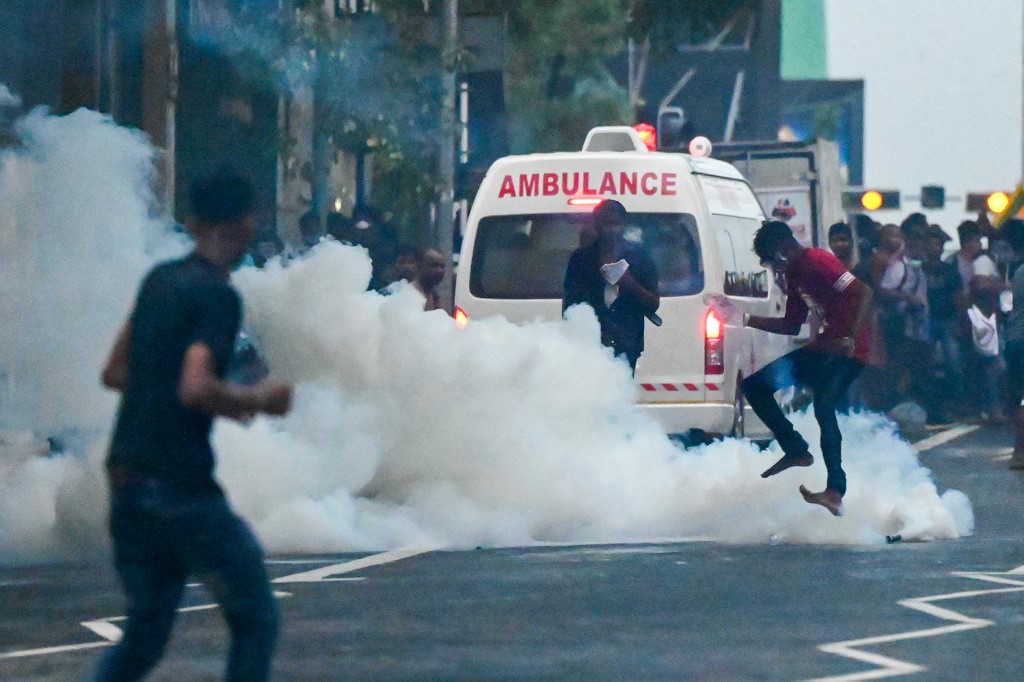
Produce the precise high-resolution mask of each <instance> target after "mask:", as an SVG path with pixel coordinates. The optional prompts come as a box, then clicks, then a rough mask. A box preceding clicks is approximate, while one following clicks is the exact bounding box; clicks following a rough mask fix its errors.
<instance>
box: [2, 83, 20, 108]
mask: <svg viewBox="0 0 1024 682" xmlns="http://www.w3.org/2000/svg"><path fill="white" fill-rule="evenodd" d="M20 106H21V98H20V97H18V96H17V95H15V94H14V93H13V92H11V90H10V88H8V87H7V86H6V85H3V84H2V83H0V109H8V108H10V109H16V108H18V107H20Z"/></svg>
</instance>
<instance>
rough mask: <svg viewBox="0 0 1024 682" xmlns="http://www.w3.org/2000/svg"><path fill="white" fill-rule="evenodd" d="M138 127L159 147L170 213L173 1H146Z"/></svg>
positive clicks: (160, 193)
mask: <svg viewBox="0 0 1024 682" xmlns="http://www.w3.org/2000/svg"><path fill="white" fill-rule="evenodd" d="M142 63H143V67H142V68H143V79H142V129H143V130H144V131H145V132H146V133H147V134H148V135H149V139H150V140H152V141H153V144H154V145H156V146H157V147H160V149H161V153H160V159H159V162H158V163H159V169H160V186H159V188H158V189H157V191H156V194H157V197H158V198H159V199H160V202H161V204H162V205H163V209H164V210H165V211H166V212H167V214H168V215H171V216H173V215H174V155H175V149H174V139H175V115H176V106H177V99H178V33H177V3H176V2H175V0H146V5H145V42H144V49H143V56H142Z"/></svg>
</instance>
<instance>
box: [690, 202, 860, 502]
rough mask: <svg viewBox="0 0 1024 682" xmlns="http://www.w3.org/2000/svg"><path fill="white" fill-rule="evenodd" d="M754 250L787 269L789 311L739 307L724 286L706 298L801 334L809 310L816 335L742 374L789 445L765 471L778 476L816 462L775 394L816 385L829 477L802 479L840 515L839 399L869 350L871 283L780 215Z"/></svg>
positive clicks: (736, 320)
mask: <svg viewBox="0 0 1024 682" xmlns="http://www.w3.org/2000/svg"><path fill="white" fill-rule="evenodd" d="M754 252H755V253H756V254H757V256H758V257H759V258H760V259H761V262H762V263H763V264H764V265H766V266H768V267H771V268H772V269H773V270H774V271H775V272H785V273H786V287H787V298H786V314H785V316H783V317H759V316H755V315H748V314H746V313H741V312H740V311H739V310H737V309H736V307H735V306H734V305H733V304H732V303H731V302H730V301H729V299H727V298H726V297H725V296H722V295H721V294H708V295H706V296H705V301H706V302H707V303H708V304H709V305H710V306H711V307H713V308H715V309H716V311H718V312H719V314H720V315H721V316H722V317H723V318H724V319H725V320H726V321H727V323H729V324H742V325H746V326H749V327H753V328H754V329H761V330H763V331H766V332H771V333H773V334H789V335H796V334H798V333H799V332H800V326H801V325H802V324H803V323H804V322H805V321H807V319H808V315H810V322H811V335H812V339H811V342H810V343H809V344H807V345H806V346H804V347H802V348H799V349H797V350H795V351H793V352H791V353H788V354H786V355H783V356H782V357H781V358H778V359H777V360H775V361H773V362H771V363H769V364H767V365H765V366H764V367H762V368H761V369H760V370H758V371H757V372H755V373H754V374H752V375H750V376H749V377H747V378H746V379H744V380H743V395H744V397H746V399H747V402H749V403H750V406H751V407H752V408H753V409H754V412H755V413H756V414H757V416H758V417H760V418H761V421H763V422H764V423H765V425H766V426H767V427H768V428H769V429H771V431H772V433H773V434H774V435H775V438H776V439H777V440H778V442H779V446H780V447H781V448H782V451H783V452H784V453H785V454H784V455H783V457H782V459H780V460H779V461H778V462H776V463H775V464H774V465H772V466H771V467H769V468H768V469H767V470H766V471H765V472H764V473H762V474H761V477H762V478H768V477H769V476H774V475H775V474H778V473H781V472H783V471H785V470H786V469H788V468H790V467H807V466H811V464H812V463H813V462H814V457H812V456H811V453H810V450H809V449H808V445H807V441H806V440H804V439H803V437H802V436H801V435H800V434H799V433H798V432H797V431H796V429H794V428H793V424H791V423H790V421H789V420H788V419H786V415H785V414H783V412H782V409H781V408H780V407H779V404H778V403H777V402H775V395H774V394H775V392H776V391H777V390H779V389H781V388H786V387H788V386H793V385H795V384H799V385H800V386H805V387H807V388H810V389H811V391H812V392H813V393H814V417H815V419H817V421H818V425H819V426H820V427H821V455H822V458H823V459H824V460H825V469H826V470H827V472H828V482H827V484H826V486H825V490H824V491H823V492H820V493H812V492H810V491H809V490H807V488H805V487H804V486H802V485H801V486H800V493H801V494H802V495H803V497H804V499H805V500H806V501H807V502H810V503H812V504H820V505H821V506H823V507H825V508H826V509H828V510H829V511H830V512H831V513H832V514H833V515H834V516H840V515H841V514H842V509H843V495H845V494H846V474H845V472H844V471H843V467H842V457H841V450H842V440H843V438H842V434H841V433H840V431H839V422H838V421H837V419H836V405H837V403H839V402H840V400H842V398H843V396H845V394H846V391H847V389H848V388H849V387H850V383H851V382H852V381H853V380H854V379H855V378H856V377H857V375H858V374H859V373H860V371H861V369H862V368H863V366H864V362H865V361H866V360H867V357H868V351H869V349H870V345H871V337H870V333H869V329H868V318H869V316H870V313H871V300H872V297H871V289H870V287H868V286H867V285H866V284H864V283H863V282H861V281H860V280H859V279H857V278H856V277H854V276H853V274H852V273H851V272H850V271H849V270H847V269H846V266H844V265H843V264H842V263H841V262H840V261H839V259H838V258H836V257H835V256H833V255H832V254H831V253H829V252H828V251H826V250H824V249H816V248H805V247H803V246H801V245H800V243H799V242H798V241H797V240H796V238H795V237H794V236H793V233H792V232H791V231H790V229H789V227H788V226H787V225H786V224H785V223H783V222H779V221H777V220H773V221H766V222H765V223H764V224H763V225H762V226H761V228H760V229H759V230H758V231H757V234H756V235H755V236H754Z"/></svg>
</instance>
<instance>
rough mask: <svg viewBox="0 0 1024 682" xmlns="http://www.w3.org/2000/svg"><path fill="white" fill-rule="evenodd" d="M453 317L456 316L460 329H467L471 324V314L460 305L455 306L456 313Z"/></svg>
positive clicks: (456, 324) (456, 322)
mask: <svg viewBox="0 0 1024 682" xmlns="http://www.w3.org/2000/svg"><path fill="white" fill-rule="evenodd" d="M452 317H454V318H455V326H456V327H458V328H459V329H465V328H466V327H468V326H469V315H467V314H466V311H465V310H463V309H462V308H460V307H459V306H455V314H454V315H453V316H452Z"/></svg>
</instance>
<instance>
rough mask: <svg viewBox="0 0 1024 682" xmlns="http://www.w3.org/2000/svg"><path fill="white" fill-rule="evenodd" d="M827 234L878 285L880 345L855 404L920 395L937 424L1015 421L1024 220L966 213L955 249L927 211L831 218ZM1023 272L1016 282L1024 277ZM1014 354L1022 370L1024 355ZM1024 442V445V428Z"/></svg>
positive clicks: (875, 330)
mask: <svg viewBox="0 0 1024 682" xmlns="http://www.w3.org/2000/svg"><path fill="white" fill-rule="evenodd" d="M828 237H829V248H830V249H831V250H832V251H833V253H835V255H836V256H837V257H838V258H839V259H840V260H841V261H842V262H843V263H845V264H846V265H847V266H848V267H850V268H851V269H852V271H853V272H854V274H855V275H857V276H858V277H859V278H860V279H861V280H863V281H864V282H866V283H867V284H868V285H869V286H871V287H872V289H873V290H874V292H875V297H874V311H873V316H872V320H871V325H872V335H873V340H874V344H873V345H874V346H875V348H874V350H873V352H872V356H871V358H870V360H869V367H868V368H867V370H866V371H865V372H864V374H863V376H862V377H861V378H860V380H859V381H858V382H857V383H856V384H855V385H854V386H853V387H852V388H851V395H850V396H849V403H850V405H851V406H853V407H863V408H867V409H871V410H878V411H889V410H891V409H893V408H894V407H896V406H897V405H900V404H902V403H907V402H913V403H916V404H917V405H919V406H920V407H921V408H922V409H923V410H924V412H925V414H926V420H927V423H929V424H942V423H948V422H950V421H952V420H954V419H956V420H961V421H977V422H982V423H1002V422H1005V421H1006V420H1007V418H1008V417H1013V418H1015V420H1016V416H1017V413H1018V412H1022V410H1021V406H1020V397H1018V396H1017V395H1016V391H1015V390H1014V389H1013V385H1014V383H1015V381H1016V379H1015V378H1014V377H1012V376H1011V377H1008V376H1007V360H1008V359H1009V358H1008V357H1007V353H1008V349H1007V345H1008V344H1009V343H1010V339H1011V338H1012V339H1017V338H1018V336H1017V334H1019V336H1020V337H1021V338H1024V333H1021V332H1020V331H1019V330H1018V331H1014V330H1016V325H1012V326H1009V327H1008V325H1010V323H1011V321H1013V320H1015V319H1016V318H1015V317H1014V315H1013V314H1012V312H1011V311H1012V310H1013V307H1012V298H1013V297H1012V288H1011V283H1010V282H1011V279H1013V278H1014V275H1015V273H1017V271H1018V267H1019V266H1020V265H1021V262H1022V260H1024V222H1022V221H1020V220H1009V221H1007V222H1006V223H1005V224H1004V225H1003V226H1002V227H1001V228H999V229H995V228H993V227H992V225H991V224H990V223H989V221H988V219H987V215H985V214H981V215H980V216H979V218H978V220H976V221H975V220H966V221H964V222H962V223H961V224H960V225H959V226H958V228H957V237H958V241H959V249H956V250H952V249H949V248H948V243H949V242H950V241H952V237H951V236H950V235H949V234H947V233H946V232H945V231H944V230H943V229H942V228H941V227H939V226H938V225H934V224H929V223H928V220H927V218H926V216H925V215H924V214H922V213H913V214H911V215H909V216H907V217H906V219H904V220H903V222H902V223H900V224H899V225H895V224H879V223H876V222H874V221H873V220H871V219H870V217H868V216H864V215H858V216H854V217H853V218H851V220H850V221H849V222H846V223H836V224H835V225H832V227H831V228H830V229H829V233H828ZM1019 274H1020V279H1019V280H1014V281H1020V282H1021V283H1022V284H1024V270H1021V271H1020V273H1019ZM1018 315H1020V311H1018ZM1021 319H1022V320H1024V318H1021ZM1021 326H1022V327H1024V325H1021ZM1010 332H1012V333H1013V335H1012V336H1010V335H1008V334H1009V333H1010ZM1017 344H1018V342H1017V341H1014V343H1013V347H1012V348H1010V349H1009V353H1010V355H1012V354H1013V353H1015V352H1016V346H1017ZM1013 362H1014V363H1015V364H1014V365H1013V367H1012V368H1011V371H1012V372H1017V373H1018V374H1019V373H1020V369H1021V368H1020V367H1019V366H1018V365H1021V364H1022V363H1020V362H1018V361H1017V357H1016V356H1014V357H1013ZM1021 416H1022V417H1024V414H1022V415H1021ZM1022 426H1024V421H1022ZM1020 440H1021V443H1020V445H1021V447H1020V448H1019V449H1021V450H1022V451H1024V434H1022V438H1021V439H1020ZM1021 458H1022V461H1024V452H1022V455H1021ZM1015 461H1016V460H1015Z"/></svg>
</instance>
